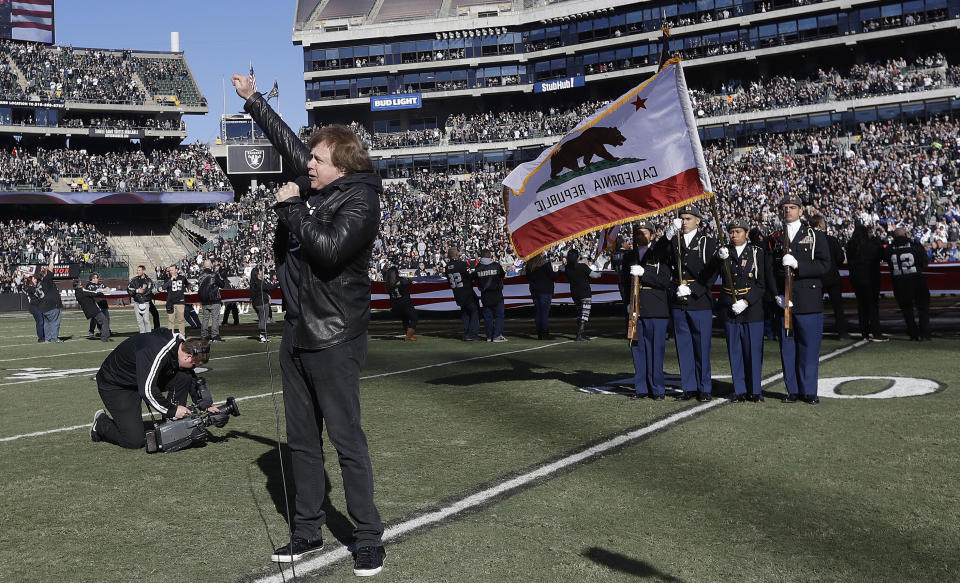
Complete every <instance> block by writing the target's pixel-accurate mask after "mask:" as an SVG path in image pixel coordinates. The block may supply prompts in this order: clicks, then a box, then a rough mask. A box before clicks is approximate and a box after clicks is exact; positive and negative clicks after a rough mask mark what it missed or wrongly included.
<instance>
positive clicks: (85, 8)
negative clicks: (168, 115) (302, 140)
mask: <svg viewBox="0 0 960 583" xmlns="http://www.w3.org/2000/svg"><path fill="white" fill-rule="evenodd" d="M295 10H296V1H295V0H281V1H274V2H270V1H266V0H260V1H258V2H251V1H249V0H233V1H226V0H194V1H192V2H186V1H183V0H159V1H151V2H147V1H144V0H122V1H119V0H96V1H90V0H56V41H57V44H58V45H72V46H74V47H92V48H107V49H133V50H150V51H169V50H170V32H171V31H177V32H179V33H180V50H181V51H184V53H185V54H186V57H187V63H189V65H190V69H191V70H192V71H193V75H194V77H196V79H197V83H199V84H200V91H201V92H202V93H203V95H204V96H206V98H207V103H208V105H209V107H210V112H209V113H208V114H207V115H203V116H196V115H186V116H184V120H186V123H187V131H188V132H189V133H190V135H189V137H188V138H187V140H186V141H187V142H194V141H196V140H201V141H204V142H212V141H214V140H215V139H216V138H217V136H218V135H219V132H220V130H219V123H220V114H222V113H223V93H222V91H221V83H220V81H221V78H223V79H224V83H225V86H226V90H227V100H226V111H227V113H236V112H238V111H240V110H241V109H242V107H243V102H242V101H241V100H240V98H239V97H237V94H236V92H235V91H234V90H233V87H232V86H231V85H230V76H231V75H232V74H233V73H244V74H245V73H247V72H249V68H250V65H249V62H250V59H251V58H252V59H253V67H254V70H255V71H256V73H257V85H258V88H259V89H260V91H261V92H263V93H267V92H268V91H269V90H270V88H271V87H273V81H274V78H279V82H280V111H281V113H282V114H283V117H284V119H285V120H286V121H287V123H289V124H290V126H291V127H293V128H294V130H296V129H298V128H299V127H300V126H301V125H304V124H305V123H306V121H307V114H306V111H305V110H304V89H303V50H302V48H301V47H299V46H295V45H294V44H293V43H292V42H291V41H290V39H291V37H292V34H293V17H294V12H295ZM270 103H271V104H273V105H274V106H276V100H272V101H271V102H270Z"/></svg>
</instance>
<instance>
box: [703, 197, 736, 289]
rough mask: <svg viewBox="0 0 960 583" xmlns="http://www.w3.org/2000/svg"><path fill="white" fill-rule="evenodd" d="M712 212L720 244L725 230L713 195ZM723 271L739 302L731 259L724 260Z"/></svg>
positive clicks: (723, 241)
mask: <svg viewBox="0 0 960 583" xmlns="http://www.w3.org/2000/svg"><path fill="white" fill-rule="evenodd" d="M710 210H711V211H713V224H714V226H716V228H717V241H718V242H720V241H721V239H720V236H721V235H720V234H721V233H722V232H723V230H722V229H721V228H720V218H719V217H720V215H719V213H717V196H716V195H713V196H711V197H710ZM722 245H723V246H726V245H727V241H726V238H724V239H723V240H722ZM723 269H724V272H725V273H726V276H727V284H728V285H729V286H730V293H731V294H733V301H735V302H736V301H737V300H739V299H740V298H738V297H737V286H736V285H734V283H733V271H731V269H730V258H729V257H727V258H726V259H724V260H723Z"/></svg>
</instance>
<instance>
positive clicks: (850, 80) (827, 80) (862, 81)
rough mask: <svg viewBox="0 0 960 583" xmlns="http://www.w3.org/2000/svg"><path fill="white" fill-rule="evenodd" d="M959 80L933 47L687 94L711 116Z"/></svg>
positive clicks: (697, 108) (924, 88) (703, 113)
mask: <svg viewBox="0 0 960 583" xmlns="http://www.w3.org/2000/svg"><path fill="white" fill-rule="evenodd" d="M958 82H960V67H958V66H956V65H954V66H952V67H950V66H948V64H947V62H946V59H944V57H943V55H941V54H939V53H937V54H934V55H928V56H925V57H917V58H916V59H915V60H914V62H913V63H912V64H910V65H908V64H907V62H906V60H905V59H903V58H897V59H890V60H887V61H884V62H878V63H865V64H862V65H854V66H852V67H850V69H849V70H847V71H845V72H844V73H840V72H838V71H837V70H836V69H832V68H831V69H829V70H827V71H823V70H820V71H819V72H818V74H817V77H816V78H812V79H797V78H795V77H792V76H785V75H776V76H773V77H770V78H768V79H766V80H761V81H749V82H743V81H737V80H731V81H725V82H724V84H723V85H722V86H721V89H720V91H719V92H717V93H709V92H706V91H702V90H691V91H690V98H691V101H692V102H693V108H694V112H696V114H697V116H698V117H712V116H716V115H727V114H732V113H745V112H749V111H760V110H769V109H780V108H784V107H796V106H800V105H810V104H813V103H823V102H825V101H836V100H845V99H857V98H861V97H864V96H868V95H886V94H891V93H907V92H915V91H928V90H931V89H938V88H940V87H943V86H956V85H957V84H958Z"/></svg>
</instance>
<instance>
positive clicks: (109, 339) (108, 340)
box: [100, 338, 116, 342]
mask: <svg viewBox="0 0 960 583" xmlns="http://www.w3.org/2000/svg"><path fill="white" fill-rule="evenodd" d="M100 341H101V342H116V340H114V339H113V338H101V339H100Z"/></svg>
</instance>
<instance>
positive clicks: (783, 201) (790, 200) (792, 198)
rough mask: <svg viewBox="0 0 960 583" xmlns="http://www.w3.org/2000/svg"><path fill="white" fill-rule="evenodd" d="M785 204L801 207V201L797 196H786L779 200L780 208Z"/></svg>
mask: <svg viewBox="0 0 960 583" xmlns="http://www.w3.org/2000/svg"><path fill="white" fill-rule="evenodd" d="M785 204H795V205H797V206H803V199H802V198H800V195H798V194H786V195H784V197H783V198H781V199H780V206H783V205H785Z"/></svg>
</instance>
